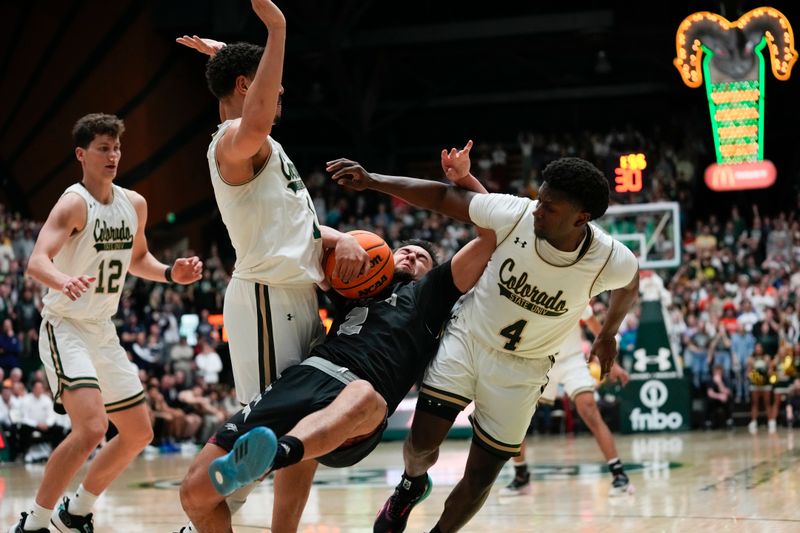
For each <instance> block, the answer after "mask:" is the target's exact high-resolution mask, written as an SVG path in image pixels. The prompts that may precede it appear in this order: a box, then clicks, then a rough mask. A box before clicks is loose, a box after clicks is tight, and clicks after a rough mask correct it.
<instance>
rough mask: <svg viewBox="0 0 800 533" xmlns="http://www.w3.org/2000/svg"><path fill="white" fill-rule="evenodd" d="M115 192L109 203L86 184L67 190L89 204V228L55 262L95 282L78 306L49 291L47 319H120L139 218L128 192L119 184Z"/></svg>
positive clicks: (69, 242) (70, 241)
mask: <svg viewBox="0 0 800 533" xmlns="http://www.w3.org/2000/svg"><path fill="white" fill-rule="evenodd" d="M112 188H113V199H112V200H111V203H109V204H102V203H100V202H98V201H97V200H96V199H95V198H94V197H93V196H92V195H91V193H89V191H88V190H87V189H86V187H84V186H83V184H82V183H76V184H74V185H71V186H70V187H68V188H67V190H66V191H64V194H70V193H74V194H77V195H78V196H80V197H81V198H83V201H84V202H86V226H84V228H83V229H82V230H81V231H79V232H77V233H74V234H73V235H70V237H69V238H68V239H67V242H65V243H64V245H63V246H62V247H61V250H60V251H59V252H58V254H56V256H55V257H54V258H53V264H54V265H55V266H56V268H58V269H59V270H60V271H61V272H64V273H65V274H68V275H70V276H81V275H86V276H89V277H93V278H96V279H95V281H94V282H92V283H91V284H90V285H89V290H88V291H86V293H85V294H83V295H82V296H81V297H80V298H78V299H77V300H76V301H74V302H73V301H72V300H70V299H69V298H68V297H67V296H66V295H64V294H63V293H62V292H59V291H57V290H53V289H50V290H49V291H48V292H47V294H46V295H45V297H44V310H43V311H42V314H43V315H57V316H65V317H70V318H75V319H89V320H103V319H107V318H109V317H111V316H113V315H114V314H116V312H117V306H118V305H119V298H120V295H121V294H122V285H123V283H124V282H125V274H127V272H128V266H129V265H130V262H131V253H132V251H133V237H134V235H136V229H137V228H138V226H139V217H138V216H137V214H136V209H135V208H134V207H133V204H132V203H131V201H130V199H129V198H128V195H127V193H126V191H125V189H123V188H122V187H118V186H116V185H112Z"/></svg>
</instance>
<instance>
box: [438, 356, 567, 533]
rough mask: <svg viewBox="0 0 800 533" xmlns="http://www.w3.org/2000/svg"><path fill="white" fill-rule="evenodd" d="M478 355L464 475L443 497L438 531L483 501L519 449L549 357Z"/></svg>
mask: <svg viewBox="0 0 800 533" xmlns="http://www.w3.org/2000/svg"><path fill="white" fill-rule="evenodd" d="M480 356H481V357H480V361H478V362H477V364H478V367H477V368H478V371H477V372H478V376H479V379H478V381H477V386H476V392H475V411H474V413H473V414H472V417H471V421H472V428H473V437H472V446H471V447H470V453H469V458H468V459H467V467H466V468H465V470H464V477H463V478H462V479H461V481H459V483H458V484H457V485H456V488H455V489H453V491H452V493H451V494H450V496H449V497H448V498H447V502H446V503H445V509H444V512H443V513H442V516H441V518H440V519H439V523H438V528H439V530H440V531H456V530H458V529H459V528H461V527H462V526H463V525H464V524H466V523H467V522H468V521H469V520H470V518H472V516H473V515H475V513H477V512H478V510H480V508H481V507H482V506H483V503H484V502H485V501H486V497H487V496H488V494H489V491H490V490H491V488H492V485H493V484H494V481H495V479H497V475H498V474H499V473H500V470H501V469H502V467H503V465H504V464H505V463H506V461H508V459H509V458H511V457H513V456H515V455H517V454H518V453H519V451H520V448H521V445H522V441H523V439H524V438H525V433H526V432H527V429H528V425H529V424H530V420H531V418H532V417H533V413H534V411H535V410H536V403H537V402H538V400H539V396H540V395H541V393H542V391H543V390H544V388H545V386H546V384H547V373H548V371H549V370H550V368H551V367H552V365H553V360H552V359H550V358H545V359H524V358H521V357H513V356H510V355H508V354H505V353H502V352H498V351H488V350H487V351H484V352H483V353H481V354H480ZM434 531H436V530H434Z"/></svg>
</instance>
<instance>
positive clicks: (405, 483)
mask: <svg viewBox="0 0 800 533" xmlns="http://www.w3.org/2000/svg"><path fill="white" fill-rule="evenodd" d="M403 488H404V489H406V490H411V480H408V479H403Z"/></svg>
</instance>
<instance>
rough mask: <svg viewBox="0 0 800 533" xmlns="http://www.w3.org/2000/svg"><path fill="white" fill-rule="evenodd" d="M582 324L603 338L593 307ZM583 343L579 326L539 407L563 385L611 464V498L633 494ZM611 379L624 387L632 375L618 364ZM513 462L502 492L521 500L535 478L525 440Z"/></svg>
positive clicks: (551, 375) (552, 400) (552, 399)
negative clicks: (597, 396) (597, 395)
mask: <svg viewBox="0 0 800 533" xmlns="http://www.w3.org/2000/svg"><path fill="white" fill-rule="evenodd" d="M581 324H585V325H586V326H587V327H588V328H589V330H590V331H591V332H592V334H593V335H595V336H597V335H599V334H600V330H601V329H602V327H601V326H600V322H599V321H598V320H597V318H595V316H594V313H593V311H592V308H591V306H586V310H585V311H584V313H583V315H581ZM581 341H582V339H581V327H580V326H579V325H578V326H575V327H574V328H573V329H572V331H571V332H570V333H569V335H568V336H567V340H566V341H565V342H564V344H563V346H562V347H561V350H560V352H561V353H559V355H558V356H557V357H556V362H555V364H554V365H553V368H552V369H551V370H550V372H549V373H548V374H547V379H548V382H547V386H546V387H545V388H544V391H543V392H542V396H541V397H540V398H539V403H540V404H549V405H552V404H553V403H555V400H556V396H557V394H558V387H559V385H563V386H564V390H565V392H566V393H567V395H568V396H569V398H570V400H572V401H573V402H574V403H575V408H576V409H577V410H578V414H579V415H580V417H581V419H583V421H584V423H586V426H587V427H588V428H589V430H590V431H591V432H592V434H593V435H594V438H595V440H597V445H598V446H599V447H600V451H601V452H602V453H603V456H605V458H606V461H607V462H608V469H609V471H610V472H611V475H612V477H613V480H612V482H611V489H610V490H609V493H608V495H609V496H619V495H622V494H626V493H631V492H633V485H632V484H631V482H630V480H629V479H628V476H627V474H625V469H624V468H623V465H622V461H620V459H619V455H618V454H617V447H616V446H615V444H614V436H613V435H612V434H611V430H610V429H608V425H607V424H606V423H605V421H604V420H603V417H602V416H601V415H600V409H598V407H597V402H596V401H595V399H594V389H595V379H594V377H592V374H591V372H590V371H589V365H587V363H586V356H585V355H584V353H583V350H582V348H581ZM608 379H609V380H611V381H612V382H615V381H619V382H620V383H622V385H623V386H624V385H625V384H626V383H628V373H627V372H625V369H623V368H622V367H621V366H619V364H618V363H617V362H616V361H615V362H614V364H613V365H612V367H611V370H610V371H609V373H608ZM513 462H514V479H512V480H511V482H510V483H509V484H508V485H507V486H505V487H504V488H503V489H502V490H501V491H500V495H501V496H517V495H523V494H528V493H529V492H530V487H531V485H530V478H531V476H530V473H529V472H528V464H527V463H526V462H525V441H524V440H523V441H522V447H521V448H520V452H519V455H518V456H516V457H514V459H513Z"/></svg>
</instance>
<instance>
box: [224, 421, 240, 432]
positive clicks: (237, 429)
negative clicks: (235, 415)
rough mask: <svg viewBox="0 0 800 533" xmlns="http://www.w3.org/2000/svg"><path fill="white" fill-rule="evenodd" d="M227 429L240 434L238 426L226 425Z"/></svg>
mask: <svg viewBox="0 0 800 533" xmlns="http://www.w3.org/2000/svg"><path fill="white" fill-rule="evenodd" d="M225 429H227V430H228V431H233V432H234V433H238V432H239V427H238V426H237V425H236V424H232V423H230V422H228V423H227V424H225Z"/></svg>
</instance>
